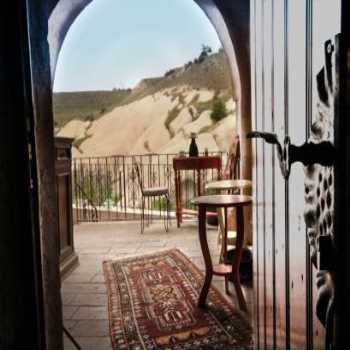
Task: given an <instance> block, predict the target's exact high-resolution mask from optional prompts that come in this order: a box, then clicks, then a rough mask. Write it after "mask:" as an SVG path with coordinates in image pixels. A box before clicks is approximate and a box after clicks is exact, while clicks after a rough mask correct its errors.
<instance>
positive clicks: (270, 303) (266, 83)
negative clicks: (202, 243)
mask: <svg viewBox="0 0 350 350" xmlns="http://www.w3.org/2000/svg"><path fill="white" fill-rule="evenodd" d="M263 13H264V16H263V31H262V33H263V54H262V65H263V72H262V74H263V75H262V79H263V115H262V119H263V120H262V129H261V130H265V131H273V123H272V119H273V115H272V0H265V1H264V2H263ZM262 150H263V163H264V167H263V189H262V190H263V191H262V192H263V200H264V209H265V210H264V216H263V232H264V238H265V239H264V244H263V252H264V271H265V273H264V274H265V291H264V297H265V322H266V323H265V328H266V346H267V347H268V348H270V347H272V346H273V343H274V341H275V327H274V324H275V318H274V315H275V285H274V277H275V276H274V267H275V266H274V260H275V259H274V254H273V242H274V240H273V238H274V223H273V194H274V191H271V190H269V189H271V188H273V185H274V183H273V150H272V148H271V147H269V145H265V144H262ZM269 286H271V288H270V287H269Z"/></svg>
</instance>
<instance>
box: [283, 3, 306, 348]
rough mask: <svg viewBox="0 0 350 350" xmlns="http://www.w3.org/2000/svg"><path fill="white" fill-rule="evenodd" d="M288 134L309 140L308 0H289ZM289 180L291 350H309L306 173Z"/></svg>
mask: <svg viewBox="0 0 350 350" xmlns="http://www.w3.org/2000/svg"><path fill="white" fill-rule="evenodd" d="M287 13H288V18H287V21H288V29H287V30H288V38H287V41H288V62H287V65H288V126H287V128H288V131H287V134H288V135H289V136H290V138H291V140H292V142H293V144H296V145H301V144H303V143H304V142H305V141H306V125H307V123H306V84H305V82H306V72H305V70H306V50H305V48H306V34H305V33H306V1H305V0H298V1H288V11H287ZM292 171H293V173H292V174H291V176H290V178H289V181H288V183H287V184H288V203H287V206H288V209H287V218H288V225H289V230H288V231H289V237H288V240H287V242H286V246H289V290H290V292H289V296H290V342H291V349H304V348H305V334H306V302H307V293H306V284H305V277H306V243H307V242H306V228H305V223H304V219H303V213H304V195H303V194H304V171H303V166H302V164H300V163H296V164H294V165H293V170H292Z"/></svg>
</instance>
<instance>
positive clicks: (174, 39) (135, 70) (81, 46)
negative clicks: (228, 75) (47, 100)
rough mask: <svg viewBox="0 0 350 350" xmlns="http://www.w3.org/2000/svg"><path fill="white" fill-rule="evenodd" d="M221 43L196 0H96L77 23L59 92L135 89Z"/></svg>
mask: <svg viewBox="0 0 350 350" xmlns="http://www.w3.org/2000/svg"><path fill="white" fill-rule="evenodd" d="M203 44H205V45H209V46H210V47H212V49H213V51H214V52H215V51H217V50H218V49H219V48H220V47H221V43H220V41H219V39H218V36H217V34H216V32H215V29H214V28H213V26H212V24H211V23H210V22H209V20H208V18H207V17H206V15H205V14H204V12H203V11H202V10H201V9H200V8H199V7H198V5H197V4H196V3H195V2H194V1H193V0H147V1H145V0H94V1H92V3H91V4H90V5H89V6H88V7H86V8H85V10H84V11H83V12H82V13H81V14H80V16H79V17H78V18H77V19H76V21H75V22H74V23H73V25H72V26H71V28H70V30H69V32H68V34H67V36H66V39H65V41H64V43H63V46H62V49H61V53H60V56H59V59H58V63H57V69H56V76H55V80H54V91H56V92H58V91H87V90H112V89H113V88H132V87H134V86H135V85H136V84H137V83H138V82H139V81H140V80H141V79H143V78H149V77H156V76H161V75H163V74H164V73H165V72H166V71H167V70H168V69H171V68H174V67H177V66H181V65H183V64H184V63H186V62H188V61H190V60H193V59H194V58H195V57H197V56H198V55H199V53H200V51H201V47H202V45H203Z"/></svg>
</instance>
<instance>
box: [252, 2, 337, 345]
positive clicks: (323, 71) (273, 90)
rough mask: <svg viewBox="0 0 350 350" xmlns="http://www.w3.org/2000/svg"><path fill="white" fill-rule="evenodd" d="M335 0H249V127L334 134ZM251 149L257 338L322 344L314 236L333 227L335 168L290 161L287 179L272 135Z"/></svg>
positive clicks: (309, 136) (297, 138)
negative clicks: (250, 118) (268, 139)
mask: <svg viewBox="0 0 350 350" xmlns="http://www.w3.org/2000/svg"><path fill="white" fill-rule="evenodd" d="M340 7H341V0H334V1H332V2H331V5H330V2H329V1H327V0H317V1H316V0H315V1H312V0H293V1H292V0H289V1H288V0H263V1H261V0H252V1H251V14H252V16H251V19H252V23H251V51H252V60H251V61H252V107H253V108H252V112H253V113H252V115H253V117H252V118H253V130H258V131H264V132H269V133H274V134H276V135H277V136H278V139H279V140H280V142H281V143H282V142H283V140H284V138H285V136H290V140H291V143H292V144H294V145H298V146H299V145H302V144H303V143H305V142H307V141H310V140H311V141H313V142H316V143H319V142H322V141H325V140H326V141H330V142H333V141H334V140H333V134H334V130H333V129H334V126H333V121H334V105H335V104H334V92H335V91H336V90H337V89H336V87H335V85H336V83H337V82H336V75H335V74H334V72H335V69H336V67H337V64H336V62H335V60H336V50H337V45H338V44H337V34H339V32H340V19H341V11H340ZM332 50H333V51H332ZM330 71H332V74H331V77H333V79H332V78H330V75H329V74H328V73H330ZM327 72H328V73H327ZM331 85H333V86H331ZM282 146H283V145H282ZM253 149H254V165H253V166H254V169H253V177H254V199H255V206H254V214H253V219H254V238H253V245H254V298H255V310H254V323H255V348H256V349H324V348H325V344H326V320H325V315H324V312H323V311H322V310H324V308H325V306H324V305H326V306H327V305H328V304H327V302H328V301H327V302H324V300H323V301H322V300H321V301H322V302H324V303H325V304H323V305H321V307H320V303H319V302H320V294H322V293H320V290H318V289H317V286H316V284H317V283H316V282H317V281H318V282H319V285H320V283H321V282H320V281H323V282H324V281H325V280H326V279H327V281H328V278H330V279H331V277H329V276H328V275H320V274H319V270H320V265H319V264H317V259H316V258H317V254H315V252H316V251H317V249H318V246H317V244H315V242H316V241H317V238H318V236H319V235H332V227H333V226H332V225H333V224H332V222H333V204H332V201H333V183H332V179H333V169H332V167H323V166H320V165H316V166H307V167H304V166H303V164H301V163H294V164H293V165H292V168H291V171H290V176H289V178H288V179H285V178H284V177H283V176H282V172H281V169H280V162H279V158H278V156H277V150H276V148H274V146H273V145H270V144H267V143H265V142H264V141H263V140H255V141H254V142H253ZM327 198H328V202H327ZM321 292H322V291H321ZM327 310H328V309H327ZM327 334H328V339H327V341H329V339H331V338H329V337H331V335H330V330H328V333H327Z"/></svg>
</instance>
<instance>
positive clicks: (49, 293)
mask: <svg viewBox="0 0 350 350" xmlns="http://www.w3.org/2000/svg"><path fill="white" fill-rule="evenodd" d="M91 1H92V0H46V1H30V2H27V5H28V9H27V12H26V15H25V16H24V14H23V13H22V14H21V15H22V16H23V17H25V19H26V20H28V29H27V30H28V31H27V34H28V35H29V43H30V45H29V48H28V50H29V53H30V73H31V86H32V92H31V94H30V96H32V101H33V115H34V117H33V119H34V121H35V122H34V130H33V134H34V140H33V144H34V145H35V160H36V170H37V182H38V188H37V193H38V213H39V218H40V243H41V246H40V248H41V265H42V271H43V279H44V281H43V284H44V285H43V294H44V297H45V298H44V309H45V310H44V315H43V318H44V319H45V322H44V326H43V329H42V334H41V336H42V337H43V338H45V340H46V343H47V348H49V349H57V350H61V349H62V328H61V327H62V307H61V298H60V275H59V260H58V259H59V258H58V254H57V252H58V251H59V250H58V249H59V247H58V240H56V239H53V237H56V235H57V232H58V216H57V196H56V193H55V191H54V190H53V189H54V188H55V184H56V181H55V164H54V159H55V150H54V135H53V130H54V126H53V115H52V82H51V75H52V74H54V71H55V70H54V68H55V65H56V61H57V57H58V54H59V51H60V48H61V45H62V43H63V41H64V38H65V36H66V34H67V32H68V30H69V28H70V26H71V24H72V23H73V22H74V20H75V19H76V18H77V16H78V15H79V14H80V13H81V12H82V11H83V10H84V8H85V7H86V6H87V5H88V4H89V3H90V2H91ZM189 1H190V0H189ZM193 1H195V2H196V3H197V4H198V5H199V6H200V8H201V9H202V10H203V11H204V12H205V13H206V15H207V16H208V18H209V19H210V21H211V22H212V24H213V26H214V27H215V29H216V31H217V33H218V35H219V37H220V39H221V41H222V43H223V47H224V49H225V51H226V53H227V54H228V56H229V59H230V64H231V70H232V77H233V80H234V82H235V83H236V86H238V87H240V91H239V93H240V95H239V113H240V121H241V130H240V133H241V141H242V144H241V151H242V157H243V162H242V164H243V169H242V171H241V174H242V176H243V177H245V178H250V177H251V145H250V143H249V142H248V141H247V139H246V138H245V134H246V133H247V132H248V131H250V128H251V113H250V110H251V107H250V104H251V101H250V94H251V92H250V52H249V27H250V10H249V6H250V5H249V3H250V2H249V1H248V0H237V1H227V0H193ZM6 15H7V14H5V15H4V16H6ZM4 22H6V21H4Z"/></svg>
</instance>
